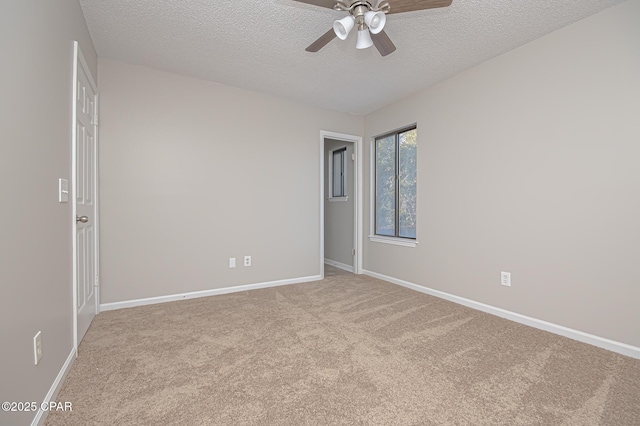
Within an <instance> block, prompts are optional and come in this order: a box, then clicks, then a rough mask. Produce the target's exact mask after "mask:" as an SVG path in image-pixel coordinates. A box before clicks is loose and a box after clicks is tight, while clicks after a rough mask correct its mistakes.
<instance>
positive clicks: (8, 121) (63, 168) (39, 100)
mask: <svg viewBox="0 0 640 426" xmlns="http://www.w3.org/2000/svg"><path fill="white" fill-rule="evenodd" d="M72 40H78V41H79V42H80V49H81V50H82V51H83V53H84V55H85V57H86V59H87V62H88V64H89V67H90V68H91V70H92V72H93V74H94V77H97V75H96V53H95V50H94V48H93V44H92V42H91V39H90V37H89V33H88V31H87V28H86V24H85V21H84V18H83V16H82V12H81V9H80V6H79V4H78V2H77V0H58V1H55V2H53V1H33V0H21V1H2V2H0V52H2V66H0V93H1V94H2V96H0V193H1V194H2V196H3V201H2V208H1V209H0V348H1V349H0V351H1V352H0V353H1V354H0V357H1V359H2V362H1V363H0V400H1V401H37V402H41V401H42V400H43V399H44V397H45V395H46V394H47V392H48V391H49V388H50V387H51V385H52V383H53V382H54V380H55V378H56V376H57V374H58V372H59V371H60V369H61V368H62V366H63V364H64V362H65V360H66V359H67V357H68V356H69V354H70V353H71V351H72V348H73V335H72V282H71V280H72V276H71V264H72V258H71V232H72V229H71V224H72V222H71V203H68V204H59V203H58V202H57V201H58V196H57V188H58V178H66V179H71V77H72V75H71V70H72V60H73V47H72ZM39 330H41V331H42V349H43V357H42V360H41V362H40V364H39V365H37V366H35V365H34V364H33V336H34V335H35V334H36V333H37V332H38V331H39ZM33 417H34V413H32V412H31V413H30V412H23V413H6V412H0V424H6V425H9V424H11V425H13V424H28V423H29V422H31V420H32V419H33Z"/></svg>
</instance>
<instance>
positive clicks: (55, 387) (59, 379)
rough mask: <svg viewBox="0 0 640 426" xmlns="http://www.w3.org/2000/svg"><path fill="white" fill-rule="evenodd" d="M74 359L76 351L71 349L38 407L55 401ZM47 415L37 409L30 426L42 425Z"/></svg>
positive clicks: (40, 409)
mask: <svg viewBox="0 0 640 426" xmlns="http://www.w3.org/2000/svg"><path fill="white" fill-rule="evenodd" d="M75 359H76V351H75V349H71V353H70V354H69V356H68V357H67V360H66V361H65V362H64V364H63V365H62V368H61V369H60V372H59V373H58V375H57V376H56V379H55V380H54V381H53V384H52V385H51V388H49V392H47V396H45V397H44V401H42V404H41V405H40V407H42V405H43V404H44V405H46V404H49V402H51V401H55V397H56V396H57V395H58V392H60V388H61V387H62V383H64V379H65V378H66V377H67V374H69V371H70V370H71V366H72V365H73V361H75ZM48 415H49V411H45V410H43V409H42V408H38V412H37V413H36V416H35V417H34V418H33V421H32V422H31V426H40V425H43V424H44V421H45V420H46V419H47V416H48Z"/></svg>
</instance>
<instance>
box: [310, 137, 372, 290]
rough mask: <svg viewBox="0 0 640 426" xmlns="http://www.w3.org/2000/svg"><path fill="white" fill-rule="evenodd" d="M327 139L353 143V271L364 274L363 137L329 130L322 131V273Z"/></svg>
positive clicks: (322, 269)
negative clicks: (325, 146) (325, 145)
mask: <svg viewBox="0 0 640 426" xmlns="http://www.w3.org/2000/svg"><path fill="white" fill-rule="evenodd" d="M325 139H333V140H339V141H344V142H347V143H353V153H354V154H355V161H354V162H353V181H354V182H353V187H354V191H355V197H354V198H355V205H354V207H355V208H354V209H353V210H354V213H353V225H354V226H353V228H354V232H353V247H354V248H355V249H356V254H355V256H354V259H353V272H354V273H355V274H362V247H363V243H362V235H363V223H362V222H363V215H362V212H363V208H362V191H363V180H362V176H363V175H362V172H363V170H362V153H363V151H362V137H361V136H355V135H348V134H344V133H336V132H330V131H327V130H321V131H320V275H321V276H322V278H324V203H325V201H326V200H325V192H324V166H325V162H326V161H327V159H326V158H325V155H324V144H325Z"/></svg>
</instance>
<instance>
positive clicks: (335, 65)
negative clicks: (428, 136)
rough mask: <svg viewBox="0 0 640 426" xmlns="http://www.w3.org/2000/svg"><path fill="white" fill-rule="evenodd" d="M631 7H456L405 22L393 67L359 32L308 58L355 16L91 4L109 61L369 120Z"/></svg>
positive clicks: (396, 33) (460, 3) (497, 0)
mask: <svg viewBox="0 0 640 426" xmlns="http://www.w3.org/2000/svg"><path fill="white" fill-rule="evenodd" d="M622 1H623V0H453V4H452V5H451V6H450V7H448V8H442V9H431V10H423V11H417V12H409V13H400V14H393V15H389V16H388V19H387V24H386V26H385V31H386V32H387V34H388V35H389V37H390V38H391V40H392V41H393V42H394V43H395V45H396V47H397V50H396V51H395V52H394V53H392V54H391V55H389V56H386V57H384V58H383V57H381V56H380V55H379V54H378V52H377V50H376V49H375V48H370V49H365V50H356V48H355V31H354V32H353V33H352V34H350V35H349V38H348V39H347V40H346V41H341V40H339V39H337V38H336V39H334V40H333V41H331V42H330V43H329V44H328V45H327V46H325V47H324V48H323V49H322V50H320V51H319V52H318V53H308V52H305V50H304V49H305V48H306V47H307V46H308V45H309V44H311V43H312V42H313V41H314V40H315V39H317V38H318V37H319V36H321V35H322V34H323V33H325V32H326V31H327V30H328V29H330V28H331V26H332V24H333V21H334V20H335V19H339V18H341V17H343V16H346V12H337V11H334V10H331V9H326V8H321V7H318V6H311V5H307V4H303V3H299V2H296V1H293V0H272V1H256V0H135V1H133V0H108V1H105V0H80V4H81V6H82V9H83V11H84V15H85V17H86V20H87V24H88V26H89V31H90V33H91V36H92V38H93V42H94V44H95V47H96V50H97V52H98V56H100V57H102V58H108V59H113V60H118V61H123V62H127V63H131V64H138V65H144V66H148V67H152V68H157V69H162V70H166V71H170V72H174V73H178V74H183V75H190V76H194V77H198V78H202V79H206V80H211V81H214V82H217V83H222V84H225V85H228V86H234V87H239V88H244V89H248V90H253V91H257V92H262V93H268V94H272V95H276V96H280V97H283V98H288V99H292V100H295V101H298V102H303V103H306V104H310V105H315V106H319V107H324V108H329V109H333V110H338V111H344V112H350V113H354V114H367V113H369V112H372V111H375V110H376V109H379V108H381V107H383V106H385V105H388V104H390V103H392V102H395V101H398V100H400V99H402V98H404V97H406V96H408V95H410V94H412V93H415V92H417V91H419V90H422V89H424V88H426V87H428V86H430V85H432V84H434V83H437V82H439V81H442V80H444V79H446V78H448V77H450V76H452V75H455V74H457V73H459V72H460V71H462V70H465V69H467V68H470V67H472V66H474V65H477V64H479V63H481V62H483V61H486V60H487V59H490V58H493V57H495V56H497V55H500V54H501V53H504V52H507V51H509V50H511V49H513V48H515V47H518V46H521V45H523V44H525V43H527V42H528V41H531V40H534V39H536V38H538V37H541V36H543V35H545V34H547V33H549V32H551V31H553V30H555V29H558V28H561V27H563V26H565V25H568V24H570V23H572V22H575V21H577V20H579V19H582V18H585V17H587V16H589V15H592V14H594V13H597V12H599V11H600V10H602V9H605V8H607V7H610V6H613V5H615V4H618V3H622ZM390 3H391V7H393V0H390ZM586 42H588V41H587V40H585V43H586ZM568 54H570V52H568Z"/></svg>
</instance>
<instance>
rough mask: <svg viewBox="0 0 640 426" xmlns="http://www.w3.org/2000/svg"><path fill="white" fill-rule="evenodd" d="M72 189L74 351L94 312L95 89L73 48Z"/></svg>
mask: <svg viewBox="0 0 640 426" xmlns="http://www.w3.org/2000/svg"><path fill="white" fill-rule="evenodd" d="M72 119H73V123H72V131H71V156H72V171H71V189H72V192H71V193H72V200H73V206H72V210H73V216H72V217H73V219H72V220H73V224H74V225H73V226H72V229H73V240H72V241H73V329H74V330H73V331H74V336H73V337H74V349H75V352H76V356H77V355H78V345H79V344H80V341H82V338H83V337H84V335H85V333H86V332H87V330H88V329H89V326H90V325H91V321H92V320H93V318H94V317H95V316H96V314H97V313H98V309H99V308H98V306H99V303H100V301H99V288H98V285H99V282H98V276H99V265H98V259H99V256H98V229H99V228H98V132H97V130H98V90H97V87H96V84H95V82H94V79H93V77H92V76H91V72H90V71H89V67H88V66H87V63H86V61H85V59H84V56H83V55H82V52H81V51H80V49H79V46H78V42H77V41H74V43H73V98H72Z"/></svg>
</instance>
